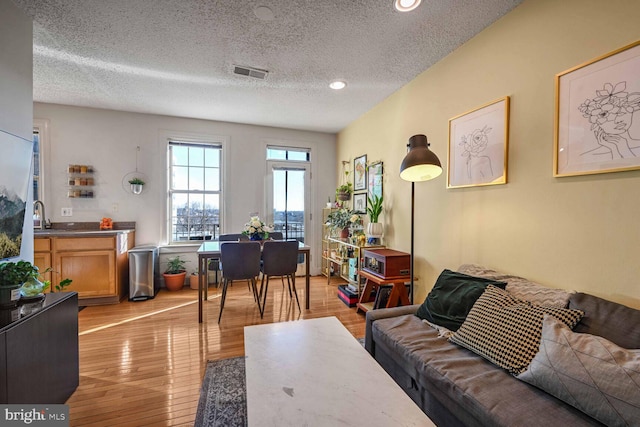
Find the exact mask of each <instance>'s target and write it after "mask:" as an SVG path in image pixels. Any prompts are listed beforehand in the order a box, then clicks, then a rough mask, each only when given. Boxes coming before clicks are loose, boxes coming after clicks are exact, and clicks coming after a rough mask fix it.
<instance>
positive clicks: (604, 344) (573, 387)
mask: <svg viewBox="0 0 640 427" xmlns="http://www.w3.org/2000/svg"><path fill="white" fill-rule="evenodd" d="M518 378H519V379H521V380H523V381H526V382H528V383H529V384H533V385H535V386H536V387H539V388H541V389H542V390H544V391H546V392H548V393H551V394H552V395H554V396H556V397H557V398H559V399H562V400H563V401H565V402H567V403H568V404H570V405H571V406H574V407H576V408H578V409H580V410H581V411H582V412H584V413H586V414H588V415H591V416H592V417H593V418H595V419H597V420H599V421H601V422H602V423H604V424H606V425H610V426H630V425H640V350H626V349H623V348H622V347H619V346H617V345H615V344H614V343H612V342H611V341H608V340H606V339H604V338H602V337H599V336H596V335H590V334H578V333H575V332H573V331H571V329H569V328H568V327H567V326H566V325H565V324H563V323H562V322H560V321H559V320H557V319H556V318H554V317H553V316H549V315H545V317H544V321H543V324H542V340H541V342H540V351H539V352H538V354H537V355H536V356H535V357H534V358H533V360H532V361H531V365H529V368H528V369H527V370H526V371H524V372H523V373H522V374H520V375H518Z"/></svg>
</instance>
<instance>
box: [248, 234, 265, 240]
mask: <svg viewBox="0 0 640 427" xmlns="http://www.w3.org/2000/svg"><path fill="white" fill-rule="evenodd" d="M249 240H262V236H261V235H260V234H252V235H251V236H250V237H249Z"/></svg>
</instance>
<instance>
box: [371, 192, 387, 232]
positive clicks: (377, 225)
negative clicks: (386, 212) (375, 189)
mask: <svg viewBox="0 0 640 427" xmlns="http://www.w3.org/2000/svg"><path fill="white" fill-rule="evenodd" d="M381 213H382V195H380V196H378V195H377V194H376V195H374V196H373V198H371V197H367V215H369V224H367V235H368V236H369V237H370V238H374V239H379V238H380V237H382V233H383V232H384V227H383V225H382V223H381V222H378V218H379V217H380V214H381Z"/></svg>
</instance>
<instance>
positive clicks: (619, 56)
mask: <svg viewBox="0 0 640 427" xmlns="http://www.w3.org/2000/svg"><path fill="white" fill-rule="evenodd" d="M638 111H640V41H637V42H635V43H633V44H631V45H629V46H625V47H623V48H621V49H618V50H615V51H613V52H610V53H608V54H606V55H604V56H601V57H599V58H595V59H593V60H591V61H589V62H587V63H585V64H582V65H578V66H577V67H574V68H571V69H570V70H567V71H564V72H562V73H560V74H558V75H557V76H556V117H555V139H554V156H553V174H554V176H556V177H563V176H574V175H590V174H596V173H607V172H619V171H626V170H633V169H640V113H638Z"/></svg>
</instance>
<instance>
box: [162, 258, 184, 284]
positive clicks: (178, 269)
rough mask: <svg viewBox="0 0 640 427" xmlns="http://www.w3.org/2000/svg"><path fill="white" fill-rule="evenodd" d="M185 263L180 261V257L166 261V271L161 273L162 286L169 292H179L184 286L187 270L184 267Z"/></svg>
mask: <svg viewBox="0 0 640 427" xmlns="http://www.w3.org/2000/svg"><path fill="white" fill-rule="evenodd" d="M186 262H187V261H185V260H183V259H180V256H179V255H178V256H176V257H175V258H169V260H167V269H166V270H165V271H164V273H162V276H163V277H164V285H165V286H166V287H167V290H169V291H179V290H180V289H182V287H183V286H184V281H185V278H186V277H187V270H186V269H185V268H184V265H185V263H186Z"/></svg>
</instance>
